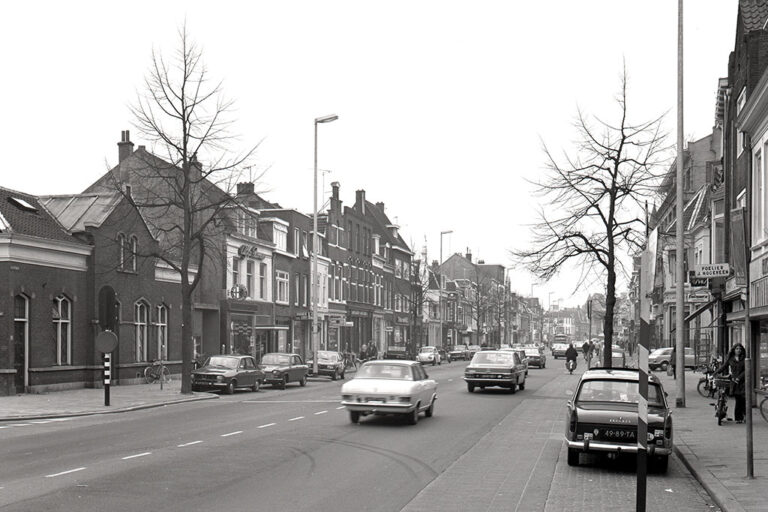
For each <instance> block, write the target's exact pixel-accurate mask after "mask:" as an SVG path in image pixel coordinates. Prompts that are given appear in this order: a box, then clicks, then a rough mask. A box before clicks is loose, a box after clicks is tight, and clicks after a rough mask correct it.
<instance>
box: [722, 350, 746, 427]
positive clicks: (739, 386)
mask: <svg viewBox="0 0 768 512" xmlns="http://www.w3.org/2000/svg"><path fill="white" fill-rule="evenodd" d="M745 357H746V353H745V351H744V346H743V345H742V344H741V343H737V344H736V345H734V346H733V347H731V351H730V352H728V357H727V358H726V359H725V362H724V363H723V364H722V365H721V366H720V368H718V369H717V372H715V375H717V374H719V373H724V372H725V371H726V370H728V372H729V373H730V376H731V379H733V384H732V385H731V394H732V395H733V398H734V400H735V401H736V408H735V410H734V412H733V416H734V419H735V420H736V423H744V416H745V414H746V403H745V400H746V398H745V391H744V358H745Z"/></svg>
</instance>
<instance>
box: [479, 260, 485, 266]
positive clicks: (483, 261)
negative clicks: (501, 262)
mask: <svg viewBox="0 0 768 512" xmlns="http://www.w3.org/2000/svg"><path fill="white" fill-rule="evenodd" d="M477 264H478V265H485V260H477Z"/></svg>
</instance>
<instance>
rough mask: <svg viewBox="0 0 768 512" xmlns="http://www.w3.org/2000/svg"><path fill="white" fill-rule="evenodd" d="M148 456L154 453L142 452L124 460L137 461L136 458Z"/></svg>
mask: <svg viewBox="0 0 768 512" xmlns="http://www.w3.org/2000/svg"><path fill="white" fill-rule="evenodd" d="M147 455H152V452H142V453H137V454H135V455H128V456H127V457H123V460H128V459H135V458H136V457H146V456H147Z"/></svg>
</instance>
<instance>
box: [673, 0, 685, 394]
mask: <svg viewBox="0 0 768 512" xmlns="http://www.w3.org/2000/svg"><path fill="white" fill-rule="evenodd" d="M683 157H684V155H683V0H678V1H677V182H676V184H675V189H676V190H675V192H676V193H677V204H676V205H675V207H676V208H675V210H676V216H677V218H676V219H675V221H676V222H675V226H676V229H675V253H676V256H677V259H676V262H675V263H676V265H675V267H676V274H677V275H676V276H675V277H676V279H675V326H676V328H675V349H676V350H675V351H676V357H675V365H676V367H677V371H676V372H675V380H676V381H677V397H676V399H675V404H676V406H677V407H685V345H684V340H683V334H684V333H683V325H684V315H685V309H684V308H685V301H684V298H685V296H684V294H685V276H684V275H683V272H684V266H683V263H684V260H685V252H684V251H685V246H684V243H683V240H684V238H685V232H684V229H685V228H684V225H683V207H684V206H685V205H684V204H683Z"/></svg>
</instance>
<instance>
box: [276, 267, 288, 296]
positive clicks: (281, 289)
mask: <svg viewBox="0 0 768 512" xmlns="http://www.w3.org/2000/svg"><path fill="white" fill-rule="evenodd" d="M275 281H276V284H277V298H276V299H275V301H276V302H282V303H284V304H288V282H289V279H288V272H285V271H283V270H278V271H277V272H275Z"/></svg>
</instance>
